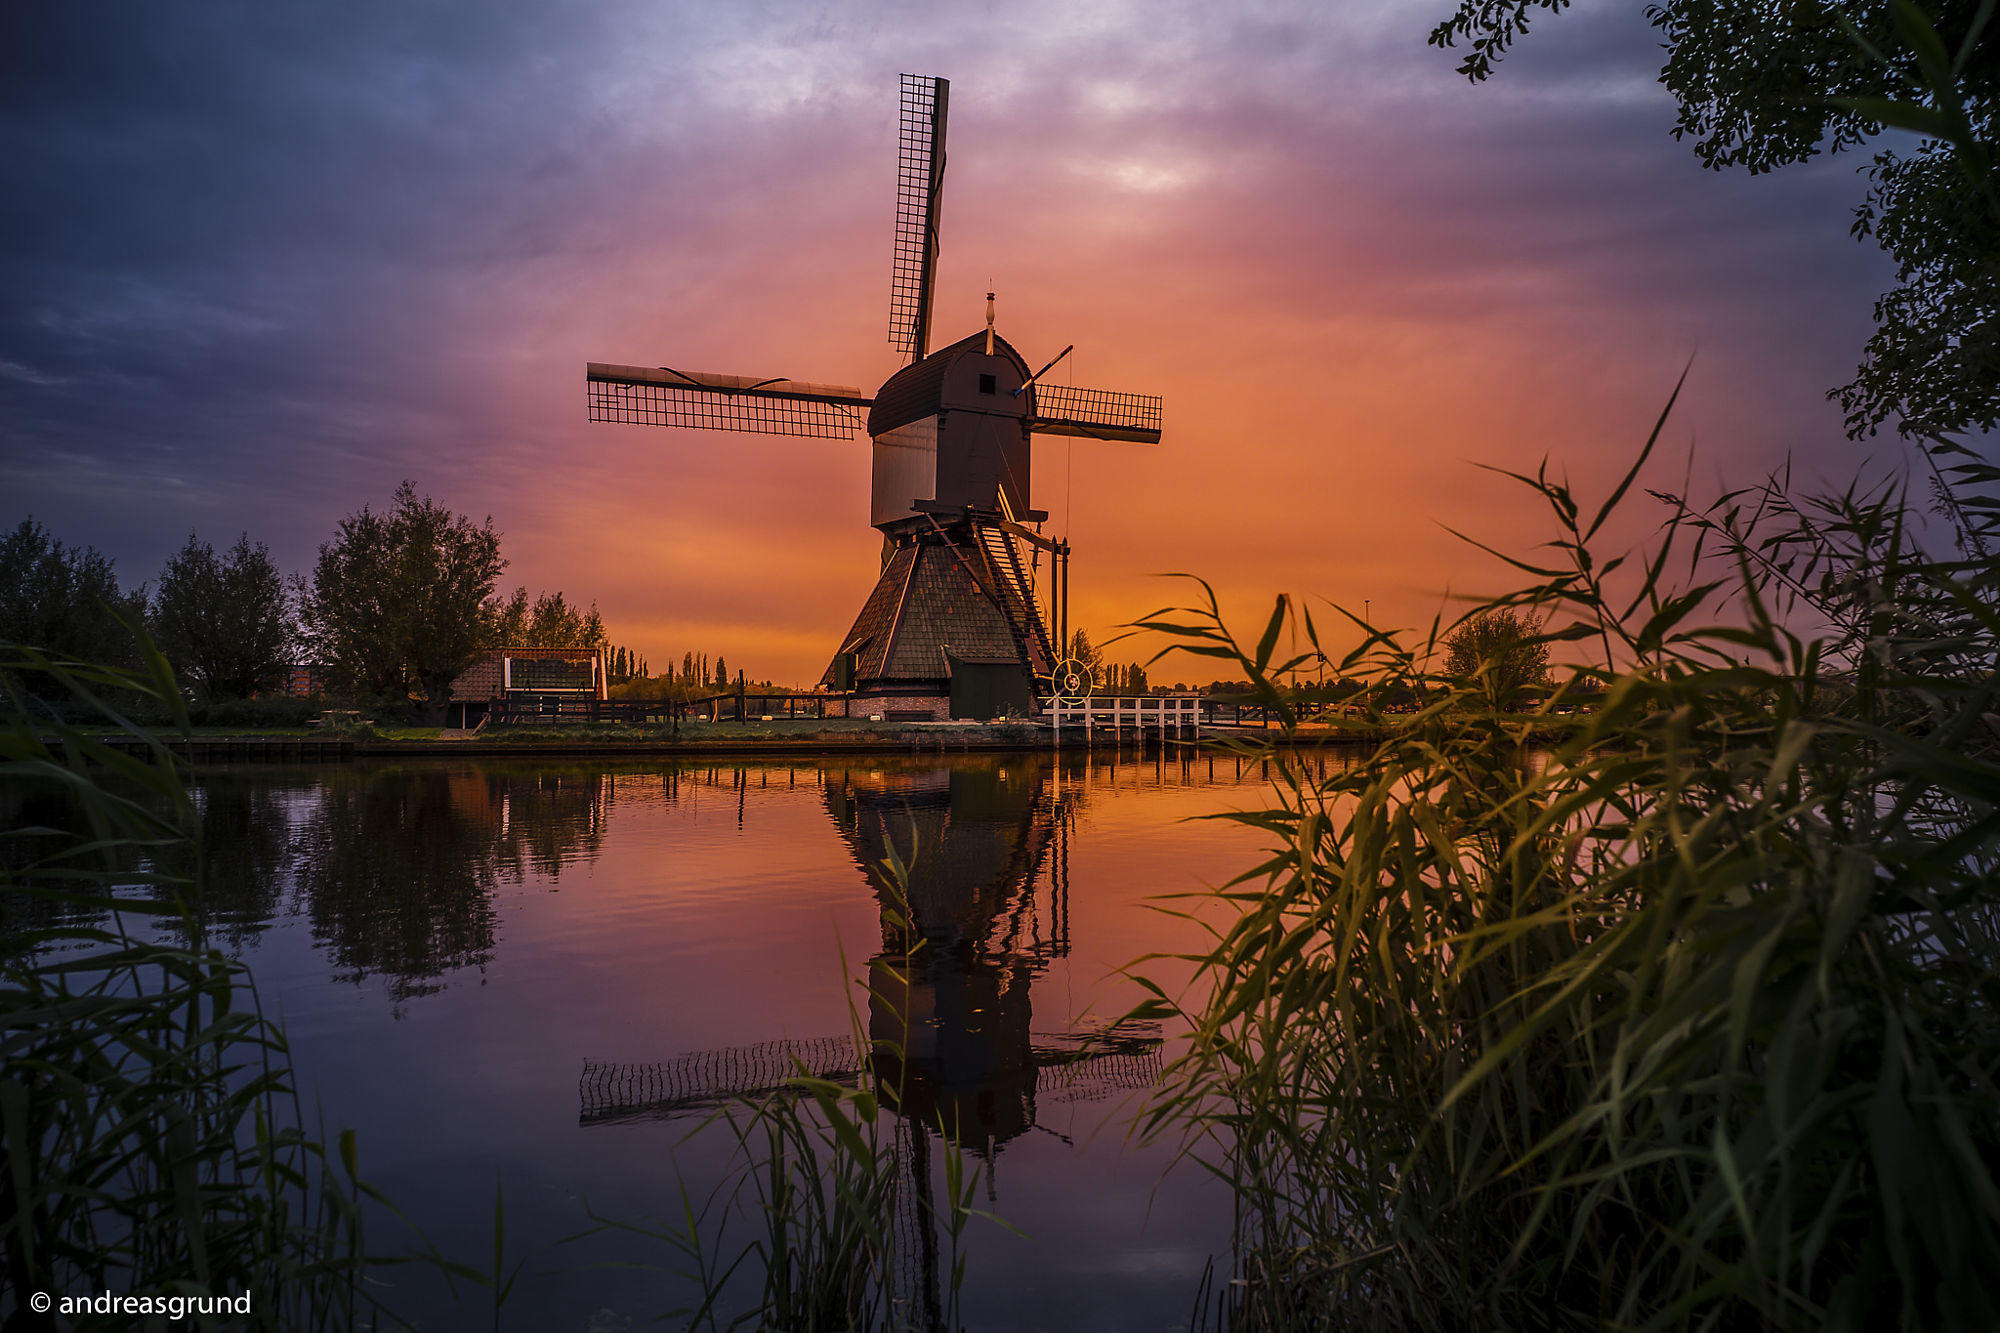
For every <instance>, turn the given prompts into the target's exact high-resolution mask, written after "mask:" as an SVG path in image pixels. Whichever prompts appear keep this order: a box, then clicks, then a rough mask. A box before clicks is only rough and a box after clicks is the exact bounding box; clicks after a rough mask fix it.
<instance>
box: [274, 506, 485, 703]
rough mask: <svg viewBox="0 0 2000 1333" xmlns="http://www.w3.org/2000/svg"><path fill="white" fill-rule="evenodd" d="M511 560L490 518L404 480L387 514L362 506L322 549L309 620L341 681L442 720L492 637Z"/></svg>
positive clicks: (308, 589)
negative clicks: (496, 595)
mask: <svg viewBox="0 0 2000 1333" xmlns="http://www.w3.org/2000/svg"><path fill="white" fill-rule="evenodd" d="M506 567H507V562H506V561H505V560H503V559H502V558H501V557H500V534H499V533H498V532H496V531H494V529H493V520H492V519H491V518H488V519H487V520H486V521H485V523H484V524H483V525H482V524H475V523H473V521H472V520H471V519H469V518H466V517H463V516H462V515H459V514H454V513H453V512H451V510H449V509H447V508H445V507H444V506H443V505H441V504H439V503H437V502H436V501H435V500H432V499H430V498H429V497H428V496H424V497H419V496H418V495H417V488H416V485H415V483H413V482H408V481H406V482H404V483H403V484H402V485H401V486H400V487H398V488H397V490H396V499H395V503H394V505H393V506H391V508H390V509H389V510H388V512H386V513H381V514H378V513H376V512H374V511H373V510H372V509H369V508H368V507H366V506H363V507H362V510H361V512H360V513H358V514H350V515H348V516H347V517H346V518H344V519H342V520H341V521H340V527H339V530H338V532H337V534H336V536H335V537H334V539H333V540H332V541H331V542H328V543H326V544H325V545H323V546H321V547H320V548H319V563H318V565H317V566H316V567H315V568H314V570H313V575H312V580H311V582H310V583H309V584H306V585H305V586H304V587H303V588H302V589H301V592H302V593H303V596H302V598H301V603H302V605H301V608H300V609H301V618H302V619H303V620H304V622H305V624H306V627H307V628H308V630H309V631H310V633H311V635H312V639H313V641H314V643H315V645H316V647H317V648H318V651H319V655H320V658H321V660H322V661H323V662H325V663H326V665H327V667H328V668H329V670H330V671H331V672H332V673H333V676H334V678H335V680H336V681H337V682H338V683H339V684H341V685H344V686H345V687H347V688H349V689H353V690H357V691H360V692H362V693H364V694H375V695H408V696H409V697H411V698H413V699H418V700H421V702H422V703H423V705H424V707H423V709H422V712H423V713H424V715H425V716H427V717H429V718H438V717H442V716H443V714H444V708H445V704H446V703H447V702H448V700H449V697H450V692H451V683H452V681H453V680H455V679H457V678H458V676H459V675H460V673H462V672H463V671H464V670H465V669H466V668H467V667H469V666H471V665H472V664H473V663H474V662H476V661H478V660H479V655H480V653H481V652H482V651H483V650H484V649H485V648H486V647H487V646H488V645H489V644H490V643H491V642H492V636H493V630H494V624H493V620H494V608H493V607H492V606H491V605H489V600H490V599H491V598H492V596H493V584H494V581H495V580H496V579H498V578H499V577H500V571H501V570H503V569H505V568H506Z"/></svg>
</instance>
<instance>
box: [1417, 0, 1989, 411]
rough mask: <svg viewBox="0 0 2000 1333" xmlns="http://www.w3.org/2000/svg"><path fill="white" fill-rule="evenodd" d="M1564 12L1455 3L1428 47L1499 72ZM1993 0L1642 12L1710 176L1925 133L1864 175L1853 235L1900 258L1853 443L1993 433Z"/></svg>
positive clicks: (1681, 3)
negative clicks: (1882, 435)
mask: <svg viewBox="0 0 2000 1333" xmlns="http://www.w3.org/2000/svg"><path fill="white" fill-rule="evenodd" d="M1568 5H1569V0H1461V3H1460V4H1459V6H1458V9H1457V11H1456V12H1455V13H1454V14H1453V15H1452V16H1451V17H1450V18H1448V19H1446V20H1445V21H1444V22H1442V23H1440V24H1438V26H1437V28H1436V29H1435V30H1434V31H1433V32H1432V33H1431V38H1430V40H1431V42H1432V44H1433V45H1436V46H1440V47H1450V48H1454V49H1458V48H1459V47H1460V44H1461V43H1464V47H1463V50H1464V55H1463V58H1462V59H1461V61H1460V62H1459V71H1460V72H1461V73H1463V74H1464V75H1466V77H1468V78H1470V79H1472V80H1474V81H1475V82H1477V81H1481V80H1484V79H1487V78H1489V77H1491V75H1492V74H1493V71H1494V68H1495V66H1496V65H1497V64H1498V63H1499V61H1500V60H1501V59H1502V58H1503V57H1504V55H1505V54H1506V52H1507V49H1508V48H1509V47H1510V46H1511V45H1512V44H1513V42H1514V41H1515V40H1516V39H1517V38H1518V37H1520V36H1521V35H1522V34H1524V33H1526V32H1527V31H1528V28H1529V25H1530V22H1531V21H1532V20H1533V19H1535V18H1536V17H1539V16H1542V15H1546V14H1554V13H1556V12H1559V11H1561V10H1563V9H1566V8H1568ZM1994 8H1995V7H1994V6H1993V5H1992V4H1991V3H1989V2H1988V0H1930V3H1929V4H1927V5H1925V6H1923V7H1921V8H1920V7H1918V6H1916V5H1914V4H1911V3H1909V2H1908V0H1892V3H1888V4H1881V3H1854V2H1853V0H1801V2H1800V3H1785V4H1752V3H1745V0H1659V3H1655V4H1651V5H1649V6H1647V10H1646V12H1647V15H1648V16H1649V17H1650V18H1651V19H1652V21H1653V25H1654V27H1656V28H1657V29H1659V32H1660V36H1661V39H1662V41H1663V43H1664V45H1665V47H1666V51H1667V59H1666V64H1665V65H1664V66H1663V67H1662V68H1661V70H1660V82H1661V83H1663V84H1665V85H1666V87H1667V88H1668V90H1669V91H1671V92H1672V93H1673V95H1674V96H1675V98H1676V99H1677V100H1678V101H1679V103H1680V111H1679V116H1678V119H1677V120H1676V122H1675V125H1674V136H1675V137H1676V138H1680V139H1687V140H1690V141H1691V142H1692V144H1693V146H1694V151H1695V155H1696V156H1697V157H1699V158H1700V159H1701V161H1702V164H1703V165H1705V166H1708V167H1711V168H1714V169H1717V170H1721V169H1723V168H1727V167H1741V168H1743V169H1744V170H1746V171H1749V172H1752V173H1753V174H1754V173H1758V172H1765V171H1770V170H1773V169H1774V168H1777V167H1782V166H1786V165H1789V164H1792V163H1796V162H1802V161H1805V160H1806V159H1808V158H1811V157H1815V156H1817V155H1819V154H1820V153H1821V152H1838V151H1841V150H1843V149H1853V148H1858V147H1860V146H1862V145H1863V144H1866V143H1868V142H1870V141H1871V140H1873V139H1875V137H1876V136H1877V135H1878V134H1880V133H1881V131H1882V130H1883V129H1884V128H1885V127H1888V128H1897V129H1904V130H1910V131H1913V132H1915V133H1916V134H1917V135H1919V136H1920V137H1919V139H1918V141H1917V142H1916V144H1915V145H1914V146H1910V147H1900V146H1899V147H1896V148H1884V149H1881V150H1880V151H1878V152H1877V153H1876V154H1875V156H1874V159H1873V161H1872V162H1871V163H1870V165H1869V166H1868V168H1867V175H1868V179H1869V191H1868V198H1867V201H1866V202H1865V203H1863V204H1862V205H1861V206H1860V207H1859V208H1858V209H1857V210H1856V214H1855V222H1854V234H1855V235H1856V236H1857V237H1872V238H1874V240H1875V241H1876V242H1877V243H1878V244H1880V245H1881V247H1882V249H1883V250H1884V251H1885V252H1886V253H1887V254H1888V255H1889V256H1890V258H1891V259H1893V260H1894V261H1895V263H1896V282H1897V286H1896V287H1895V288H1893V289H1892V290H1891V291H1889V292H1887V293H1885V294H1884V295H1883V296H1882V297H1881V299H1880V300H1878V301H1877V302H1876V303H1875V311H1874V314H1875V332H1874V334H1873V335H1872V336H1871V337H1870V338H1869V340H1868V344H1867V347H1866V350H1865V353H1864V358H1863V360H1862V362H1861V365H1860V367H1859V368H1858V369H1857V371H1856V373H1855V377H1854V379H1853V380H1852V381H1851V382H1850V383H1848V384H1846V385H1844V386H1842V387H1841V388H1839V389H1836V390H1834V391H1833V394H1832V395H1831V396H1836V397H1838V398H1839V399H1840V401H1841V405H1842V407H1843V408H1844V409H1845V410H1846V412H1847V425H1848V431H1849V433H1850V434H1852V435H1857V436H1859V435H1865V434H1873V433H1874V432H1875V430H1876V429H1878V428H1879V427H1880V426H1881V425H1882V424H1883V423H1884V422H1887V421H1889V420H1891V419H1896V420H1898V423H1899V428H1900V429H1901V430H1902V431H1903V432H1904V433H1905V434H1911V435H1921V436H1937V435H1945V434H1955V433H1961V432H1965V431H1973V430H1992V429H1994V428H1995V427H1996V426H2000V191H1996V186H1995V181H1994V177H1993V175H1992V152H1991V149H1992V145H1993V144H1994V143H1995V142H1996V140H2000V23H1996V22H1994V21H1992V20H1993V18H1994Z"/></svg>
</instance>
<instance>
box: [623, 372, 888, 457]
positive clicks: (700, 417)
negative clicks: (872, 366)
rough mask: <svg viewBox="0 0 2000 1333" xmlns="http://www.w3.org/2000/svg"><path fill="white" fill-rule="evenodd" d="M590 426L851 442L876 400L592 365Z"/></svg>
mask: <svg viewBox="0 0 2000 1333" xmlns="http://www.w3.org/2000/svg"><path fill="white" fill-rule="evenodd" d="M584 378H585V381H586V382H587V383H588V385H589V388H590V419H591V420H592V421H617V422H623V423H625V424H627V425H636V426H678V427H680V428H682V429H684V430H739V431H750V432H754V433H757V434H762V435H800V436H807V437H811V438H814V439H822V440H846V439H851V438H853V436H854V433H855V432H856V431H857V430H859V429H861V428H862V426H864V425H865V424H866V423H867V419H868V406H869V404H870V403H871V402H873V401H874V400H873V399H871V398H866V397H863V396H862V393H861V390H859V389H854V388H849V387H848V386H846V385H844V384H807V383H804V382H802V381H799V380H788V379H761V380H760V379H751V378H749V377H747V376H743V375H710V374H706V373H703V372H700V371H680V370H670V369H667V368H666V367H657V368H656V367H651V366H614V365H607V364H605V363H604V362H601V361H593V362H591V363H590V365H589V368H588V369H587V371H586V372H585V375H584Z"/></svg>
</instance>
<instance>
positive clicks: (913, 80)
mask: <svg viewBox="0 0 2000 1333" xmlns="http://www.w3.org/2000/svg"><path fill="white" fill-rule="evenodd" d="M902 90H903V91H902V103H903V115H902V127H901V129H900V131H899V132H898V134H897V138H896V247H895V259H894V263H893V265H892V267H891V269H890V273H889V343H890V345H891V346H892V347H894V348H895V349H896V350H897V351H898V352H901V353H902V354H903V355H904V356H905V357H907V358H908V359H909V360H911V361H919V360H922V359H923V357H924V355H925V353H927V352H928V351H929V350H930V332H931V292H932V289H933V287H934V285H935V279H936V276H937V254H938V212H939V209H940V206H941V203H942V200H943V195H944V136H945V121H946V117H947V108H948V105H949V101H950V92H951V83H950V82H949V81H948V80H945V79H939V78H932V77H930V76H928V75H923V74H905V75H903V82H902Z"/></svg>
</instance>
